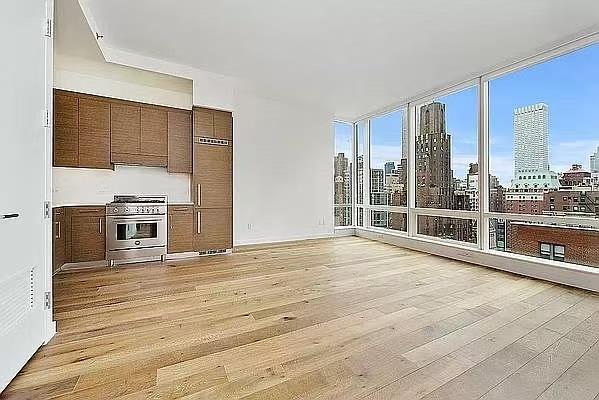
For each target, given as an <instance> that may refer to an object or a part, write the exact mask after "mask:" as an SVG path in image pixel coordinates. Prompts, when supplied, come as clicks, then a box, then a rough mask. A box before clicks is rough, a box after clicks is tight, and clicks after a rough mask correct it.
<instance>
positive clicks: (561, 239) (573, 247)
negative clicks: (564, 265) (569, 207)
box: [507, 222, 599, 267]
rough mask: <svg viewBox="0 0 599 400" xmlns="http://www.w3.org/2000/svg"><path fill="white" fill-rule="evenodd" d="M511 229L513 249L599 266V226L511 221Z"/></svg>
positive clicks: (508, 240) (528, 253)
mask: <svg viewBox="0 0 599 400" xmlns="http://www.w3.org/2000/svg"><path fill="white" fill-rule="evenodd" d="M564 230H567V231H564ZM507 231H508V232H507V247H508V250H509V251H511V252H513V253H517V254H524V255H528V256H534V257H541V258H547V259H553V260H556V261H565V262H569V263H573V264H581V265H588V266H593V267H599V229H592V228H582V227H571V226H568V227H565V226H564V227H560V226H555V225H543V224H531V223H526V222H510V223H509V225H508V227H507Z"/></svg>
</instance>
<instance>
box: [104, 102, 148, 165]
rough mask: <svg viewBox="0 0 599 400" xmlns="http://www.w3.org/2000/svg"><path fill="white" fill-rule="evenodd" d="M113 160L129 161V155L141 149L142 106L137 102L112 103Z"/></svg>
mask: <svg viewBox="0 0 599 400" xmlns="http://www.w3.org/2000/svg"><path fill="white" fill-rule="evenodd" d="M110 125H111V139H110V143H111V145H112V149H111V160H112V162H113V163H127V162H128V161H130V160H129V158H128V156H133V155H137V154H139V153H140V151H141V108H140V107H139V106H138V105H137V104H133V103H125V102H112V103H111V104H110Z"/></svg>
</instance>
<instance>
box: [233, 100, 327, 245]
mask: <svg viewBox="0 0 599 400" xmlns="http://www.w3.org/2000/svg"><path fill="white" fill-rule="evenodd" d="M332 124H333V115H332V113H328V112H325V111H322V110H317V109H309V108H305V107H303V106H300V105H296V104H290V103H285V102H282V101H275V100H271V99H266V98H262V97H259V96H256V95H254V94H251V93H243V92H238V93H237V96H236V99H235V110H234V134H235V136H234V177H233V182H234V184H233V188H234V190H233V195H234V243H235V245H242V244H253V243H263V242H276V241H283V240H294V239H305V238H313V237H321V236H327V235H330V234H331V233H332V231H333V220H332V204H333V184H332V179H333V170H332V168H333V152H334V144H333V133H332V129H333V128H332V127H333V125H332Z"/></svg>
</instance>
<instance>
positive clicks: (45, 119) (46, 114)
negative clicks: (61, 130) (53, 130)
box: [42, 108, 50, 128]
mask: <svg viewBox="0 0 599 400" xmlns="http://www.w3.org/2000/svg"><path fill="white" fill-rule="evenodd" d="M42 126H43V127H44V128H49V127H50V111H49V110H48V109H47V108H46V109H45V110H44V111H42Z"/></svg>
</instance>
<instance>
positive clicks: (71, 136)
mask: <svg viewBox="0 0 599 400" xmlns="http://www.w3.org/2000/svg"><path fill="white" fill-rule="evenodd" d="M54 166H56V167H80V168H105V169H111V168H112V165H111V163H110V103H109V102H108V101H107V100H105V99H104V98H102V97H98V96H91V95H86V94H82V93H74V92H67V91H63V90H55V91H54Z"/></svg>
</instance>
